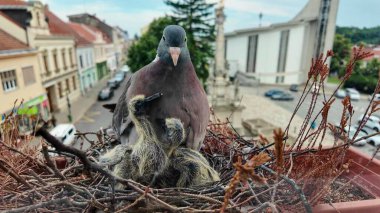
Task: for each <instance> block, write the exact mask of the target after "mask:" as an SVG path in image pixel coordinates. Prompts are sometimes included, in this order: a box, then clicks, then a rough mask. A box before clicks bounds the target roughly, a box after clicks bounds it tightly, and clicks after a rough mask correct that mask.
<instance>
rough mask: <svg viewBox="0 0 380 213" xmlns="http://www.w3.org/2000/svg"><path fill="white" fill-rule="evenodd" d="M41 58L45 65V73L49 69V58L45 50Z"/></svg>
mask: <svg viewBox="0 0 380 213" xmlns="http://www.w3.org/2000/svg"><path fill="white" fill-rule="evenodd" d="M43 60H44V66H45V71H46V73H50V70H49V59H48V55H47V52H46V51H45V52H44V55H43Z"/></svg>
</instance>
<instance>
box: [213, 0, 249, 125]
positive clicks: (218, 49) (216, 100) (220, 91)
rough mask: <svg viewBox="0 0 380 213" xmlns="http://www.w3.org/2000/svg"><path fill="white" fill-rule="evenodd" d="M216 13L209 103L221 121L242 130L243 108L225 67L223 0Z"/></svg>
mask: <svg viewBox="0 0 380 213" xmlns="http://www.w3.org/2000/svg"><path fill="white" fill-rule="evenodd" d="M215 14H216V42H215V65H214V78H213V80H212V88H210V89H211V104H212V108H213V109H214V112H215V114H216V116H217V117H218V118H219V119H221V120H222V121H223V120H225V119H226V118H229V120H230V121H231V122H232V125H233V126H234V128H235V129H237V130H238V131H241V130H242V122H241V112H242V110H243V109H244V107H242V106H241V105H240V102H239V101H240V100H239V94H238V93H239V90H238V84H237V83H235V84H231V82H230V81H229V77H228V70H227V69H226V61H225V58H224V51H225V40H224V21H225V15H224V0H220V1H219V4H218V7H217V8H216V11H215Z"/></svg>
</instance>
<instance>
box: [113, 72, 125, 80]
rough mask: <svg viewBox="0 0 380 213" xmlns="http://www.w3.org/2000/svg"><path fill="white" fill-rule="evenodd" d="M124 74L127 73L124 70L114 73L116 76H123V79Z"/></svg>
mask: <svg viewBox="0 0 380 213" xmlns="http://www.w3.org/2000/svg"><path fill="white" fill-rule="evenodd" d="M126 75H127V74H126V73H125V72H122V71H119V72H117V73H116V74H115V77H116V76H120V77H123V79H124V78H125V76H126Z"/></svg>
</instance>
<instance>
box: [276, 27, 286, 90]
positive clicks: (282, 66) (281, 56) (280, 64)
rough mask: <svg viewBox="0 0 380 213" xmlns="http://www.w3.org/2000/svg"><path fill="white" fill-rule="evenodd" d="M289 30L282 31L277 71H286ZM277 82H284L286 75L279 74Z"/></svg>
mask: <svg viewBox="0 0 380 213" xmlns="http://www.w3.org/2000/svg"><path fill="white" fill-rule="evenodd" d="M288 40H289V30H283V31H281V38H280V52H279V54H278V62H277V73H283V72H285V66H286V55H287V51H288ZM276 83H284V76H277V77H276Z"/></svg>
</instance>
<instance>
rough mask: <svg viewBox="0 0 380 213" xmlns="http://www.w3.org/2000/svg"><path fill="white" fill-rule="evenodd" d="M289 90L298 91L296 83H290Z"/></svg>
mask: <svg viewBox="0 0 380 213" xmlns="http://www.w3.org/2000/svg"><path fill="white" fill-rule="evenodd" d="M289 90H290V91H292V92H298V85H297V84H292V85H290V88H289Z"/></svg>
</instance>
